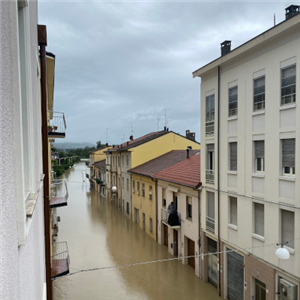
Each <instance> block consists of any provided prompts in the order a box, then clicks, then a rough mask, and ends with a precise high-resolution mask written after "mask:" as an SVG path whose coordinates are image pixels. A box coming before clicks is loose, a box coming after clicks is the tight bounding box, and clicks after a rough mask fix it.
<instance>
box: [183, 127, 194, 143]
mask: <svg viewBox="0 0 300 300" xmlns="http://www.w3.org/2000/svg"><path fill="white" fill-rule="evenodd" d="M185 137H186V138H187V139H189V140H191V141H195V140H196V136H195V132H190V131H189V130H186V131H185Z"/></svg>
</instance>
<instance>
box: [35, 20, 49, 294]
mask: <svg viewBox="0 0 300 300" xmlns="http://www.w3.org/2000/svg"><path fill="white" fill-rule="evenodd" d="M38 42H39V46H40V60H41V102H42V103H41V104H42V107H41V109H42V111H41V114H42V146H43V173H44V175H45V177H44V233H45V263H46V287H47V300H52V281H51V258H50V246H51V245H50V205H49V180H50V179H49V149H48V148H49V142H48V124H47V123H48V120H47V73H46V72H47V65H46V46H47V28H46V26H45V25H38Z"/></svg>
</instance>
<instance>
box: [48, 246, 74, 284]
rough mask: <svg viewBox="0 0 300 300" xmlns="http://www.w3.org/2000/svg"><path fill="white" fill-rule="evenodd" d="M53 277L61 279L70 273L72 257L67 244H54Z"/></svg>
mask: <svg viewBox="0 0 300 300" xmlns="http://www.w3.org/2000/svg"><path fill="white" fill-rule="evenodd" d="M51 259H52V269H51V277H52V278H55V277H59V276H63V275H66V274H68V273H69V266H70V257H69V250H68V244H67V242H58V243H52V256H51Z"/></svg>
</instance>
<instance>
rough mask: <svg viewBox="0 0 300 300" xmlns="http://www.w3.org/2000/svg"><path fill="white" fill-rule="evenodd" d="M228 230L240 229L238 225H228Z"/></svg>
mask: <svg viewBox="0 0 300 300" xmlns="http://www.w3.org/2000/svg"><path fill="white" fill-rule="evenodd" d="M228 228H231V229H233V230H236V231H237V230H238V227H237V226H236V225H233V224H228Z"/></svg>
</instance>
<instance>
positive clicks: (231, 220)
mask: <svg viewBox="0 0 300 300" xmlns="http://www.w3.org/2000/svg"><path fill="white" fill-rule="evenodd" d="M233 202H235V204H236V205H235V208H236V209H235V211H234V210H233V208H234V205H232V203H233ZM237 212H238V201H237V197H233V196H229V218H228V221H229V224H231V225H234V226H238V213H237ZM234 214H235V216H234ZM233 219H235V223H234V222H233Z"/></svg>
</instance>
